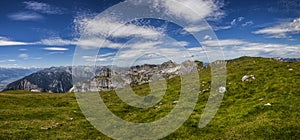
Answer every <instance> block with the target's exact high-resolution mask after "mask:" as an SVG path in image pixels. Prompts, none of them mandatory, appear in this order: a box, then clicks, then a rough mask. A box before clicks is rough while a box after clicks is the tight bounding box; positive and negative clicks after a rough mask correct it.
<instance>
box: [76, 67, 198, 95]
mask: <svg viewBox="0 0 300 140" xmlns="http://www.w3.org/2000/svg"><path fill="white" fill-rule="evenodd" d="M196 70H197V64H196V63H194V62H192V61H185V62H183V63H182V64H176V63H174V62H172V61H168V62H165V63H163V64H161V65H148V64H145V65H141V66H135V67H131V68H129V69H125V70H124V69H123V70H115V69H113V68H112V69H111V68H105V69H103V70H102V72H100V75H99V76H96V77H94V78H92V79H90V80H86V81H82V82H78V83H77V84H76V85H75V86H74V92H96V91H108V90H113V89H119V88H123V87H125V86H128V85H130V86H135V85H141V84H144V83H149V82H152V81H154V80H163V79H169V78H173V77H175V76H179V75H183V74H187V73H190V72H193V71H196Z"/></svg>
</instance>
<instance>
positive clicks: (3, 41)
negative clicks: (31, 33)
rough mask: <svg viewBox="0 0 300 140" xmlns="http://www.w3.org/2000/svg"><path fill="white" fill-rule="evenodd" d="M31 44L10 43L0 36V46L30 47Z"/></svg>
mask: <svg viewBox="0 0 300 140" xmlns="http://www.w3.org/2000/svg"><path fill="white" fill-rule="evenodd" d="M31 44H33V43H28V42H20V41H12V40H10V39H8V38H6V37H1V36H0V46H16V45H31Z"/></svg>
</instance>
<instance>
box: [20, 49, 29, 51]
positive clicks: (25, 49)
mask: <svg viewBox="0 0 300 140" xmlns="http://www.w3.org/2000/svg"><path fill="white" fill-rule="evenodd" d="M19 51H27V49H19Z"/></svg>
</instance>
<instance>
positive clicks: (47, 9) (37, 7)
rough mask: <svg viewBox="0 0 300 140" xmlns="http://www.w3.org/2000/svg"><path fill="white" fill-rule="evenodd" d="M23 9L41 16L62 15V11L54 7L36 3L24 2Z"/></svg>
mask: <svg viewBox="0 0 300 140" xmlns="http://www.w3.org/2000/svg"><path fill="white" fill-rule="evenodd" d="M23 3H24V4H25V8H26V9H28V10H33V11H36V12H39V13H43V14H63V11H64V10H63V9H62V8H58V7H55V6H51V5H49V4H47V3H42V2H36V1H25V2H23Z"/></svg>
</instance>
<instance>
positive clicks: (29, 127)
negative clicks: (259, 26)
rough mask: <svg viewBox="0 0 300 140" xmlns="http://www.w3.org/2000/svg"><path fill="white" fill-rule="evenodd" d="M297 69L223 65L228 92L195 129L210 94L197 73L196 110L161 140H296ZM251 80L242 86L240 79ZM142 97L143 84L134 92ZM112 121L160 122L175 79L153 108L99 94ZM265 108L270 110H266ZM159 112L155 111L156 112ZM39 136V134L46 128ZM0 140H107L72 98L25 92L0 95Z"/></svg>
mask: <svg viewBox="0 0 300 140" xmlns="http://www.w3.org/2000/svg"><path fill="white" fill-rule="evenodd" d="M299 69H300V63H284V62H278V61H276V60H273V59H264V58H249V57H243V58H240V59H237V60H234V61H229V62H228V65H227V73H228V74H227V92H226V93H225V95H224V99H223V102H222V104H221V107H220V108H219V110H218V112H217V114H216V116H215V117H214V119H213V120H212V121H211V122H210V123H209V124H208V125H207V127H205V128H202V129H199V128H198V123H199V119H200V118H201V114H202V112H203V110H204V107H205V104H206V102H207V99H208V97H209V92H202V90H204V89H208V88H209V84H210V82H211V81H210V70H209V68H206V69H204V70H201V71H200V72H199V74H200V78H201V79H200V87H201V91H199V98H198V104H197V105H196V107H195V109H194V112H193V113H192V115H191V116H190V118H189V119H188V120H187V121H186V122H185V123H184V125H183V126H182V127H180V128H179V129H178V130H176V131H175V132H174V133H172V134H171V135H169V136H168V137H166V138H165V139H299V138H300V121H299V118H300V86H299V84H300V81H299V79H300V71H299ZM247 74H253V75H255V78H256V80H253V81H248V82H242V81H241V78H242V77H243V76H244V75H247ZM133 90H134V91H135V92H136V93H137V94H138V95H147V94H148V92H149V91H150V90H151V89H150V88H149V85H148V84H143V85H140V86H136V87H134V88H133ZM100 95H101V97H102V98H103V100H104V102H105V103H106V105H107V106H108V108H110V109H111V111H112V112H114V113H115V114H116V115H117V116H119V117H121V118H123V119H125V120H128V121H132V122H151V121H155V120H158V119H160V118H163V117H164V116H165V115H166V114H168V113H169V112H170V111H171V110H172V109H173V108H174V106H175V105H174V104H173V101H176V100H178V99H179V95H180V77H175V78H172V79H169V80H168V88H167V90H166V94H165V95H164V98H163V99H162V100H161V101H160V103H158V104H157V105H156V106H157V107H151V108H147V109H140V108H136V107H132V106H129V105H127V104H126V103H124V102H122V101H121V100H120V99H119V98H118V96H117V95H116V94H115V93H114V92H113V91H111V92H102V93H100ZM267 103H270V104H271V106H265V104H267ZM158 106H159V107H158ZM50 127H52V128H51V129H48V130H43V129H42V128H50ZM0 139H109V138H108V137H107V136H105V135H103V134H102V133H101V132H99V131H98V130H96V129H95V128H94V127H93V126H92V125H91V124H89V122H88V121H87V120H86V119H85V117H84V115H83V114H82V113H81V111H80V109H79V107H78V104H77V102H76V98H75V95H74V94H73V93H68V94H50V93H31V92H26V91H7V92H4V93H0Z"/></svg>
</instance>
